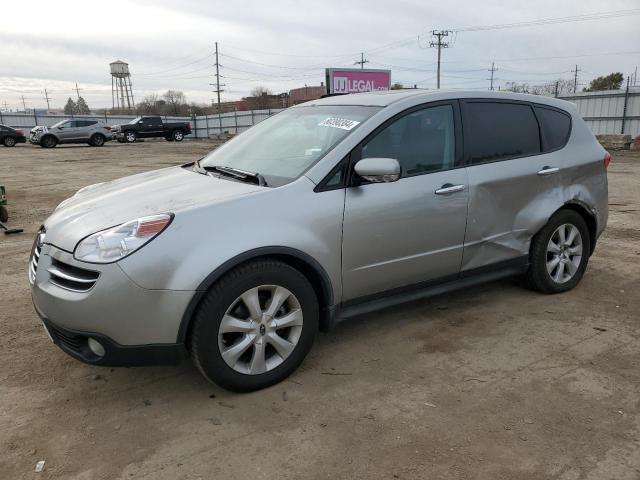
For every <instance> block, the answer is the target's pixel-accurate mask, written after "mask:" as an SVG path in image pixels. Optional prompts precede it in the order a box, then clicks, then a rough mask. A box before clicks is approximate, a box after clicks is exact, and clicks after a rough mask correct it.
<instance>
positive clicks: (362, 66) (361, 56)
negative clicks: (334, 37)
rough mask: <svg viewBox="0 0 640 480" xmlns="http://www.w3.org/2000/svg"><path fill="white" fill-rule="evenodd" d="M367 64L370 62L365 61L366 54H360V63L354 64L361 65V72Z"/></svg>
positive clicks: (355, 63)
mask: <svg viewBox="0 0 640 480" xmlns="http://www.w3.org/2000/svg"><path fill="white" fill-rule="evenodd" d="M365 63H369V60H365V59H364V52H360V61H359V62H353V64H354V65H360V70H363V69H364V64H365Z"/></svg>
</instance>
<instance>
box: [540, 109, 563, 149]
mask: <svg viewBox="0 0 640 480" xmlns="http://www.w3.org/2000/svg"><path fill="white" fill-rule="evenodd" d="M535 109H536V115H537V116H538V121H539V122H540V128H541V129H542V133H543V134H544V139H545V143H546V145H545V151H549V150H557V149H558V148H562V147H564V146H565V144H566V143H567V140H569V133H571V117H570V116H569V115H567V114H566V113H561V112H559V111H557V110H552V109H550V108H544V107H538V106H536V107H535Z"/></svg>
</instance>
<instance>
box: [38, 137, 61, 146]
mask: <svg viewBox="0 0 640 480" xmlns="http://www.w3.org/2000/svg"><path fill="white" fill-rule="evenodd" d="M57 143H58V142H57V141H56V139H55V137H54V136H53V135H45V136H44V137H43V138H41V139H40V146H41V147H43V148H53V147H55V146H56V144H57Z"/></svg>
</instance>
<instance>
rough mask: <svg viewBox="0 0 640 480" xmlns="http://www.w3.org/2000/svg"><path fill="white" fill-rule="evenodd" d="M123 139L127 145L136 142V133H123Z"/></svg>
mask: <svg viewBox="0 0 640 480" xmlns="http://www.w3.org/2000/svg"><path fill="white" fill-rule="evenodd" d="M124 139H125V141H126V142H127V143H133V142H135V141H136V132H133V131H131V130H129V131H128V132H124Z"/></svg>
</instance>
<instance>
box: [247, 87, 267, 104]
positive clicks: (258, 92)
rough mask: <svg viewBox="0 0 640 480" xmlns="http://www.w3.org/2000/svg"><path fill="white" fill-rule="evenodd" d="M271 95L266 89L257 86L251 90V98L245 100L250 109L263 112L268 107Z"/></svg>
mask: <svg viewBox="0 0 640 480" xmlns="http://www.w3.org/2000/svg"><path fill="white" fill-rule="evenodd" d="M272 95H273V94H272V93H271V90H269V89H268V88H267V87H263V86H260V85H259V86H257V87H255V88H254V89H253V90H251V96H250V97H249V98H247V101H248V103H249V105H250V106H251V108H252V109H254V110H264V109H265V108H269V106H270V98H269V97H271V96H272Z"/></svg>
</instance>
